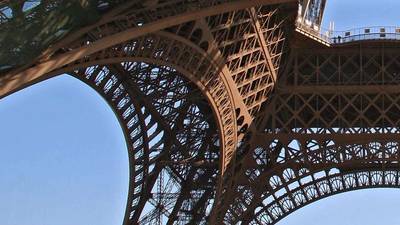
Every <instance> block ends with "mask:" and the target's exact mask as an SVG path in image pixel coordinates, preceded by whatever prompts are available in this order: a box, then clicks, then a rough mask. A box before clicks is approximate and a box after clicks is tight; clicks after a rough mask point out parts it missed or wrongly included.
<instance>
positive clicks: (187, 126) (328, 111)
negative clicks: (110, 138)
mask: <svg viewBox="0 0 400 225" xmlns="http://www.w3.org/2000/svg"><path fill="white" fill-rule="evenodd" d="M302 2H303V3H302V4H307V5H309V4H311V3H310V2H313V1H302ZM307 2H308V3H307ZM4 4H7V2H5V3H4ZM322 5H323V6H324V5H325V1H322ZM297 12H298V2H297V1H291V0H253V1H250V0H246V1H242V0H235V1H213V0H209V1H195V0H194V1H187V0H174V1H162V0H159V1H157V0H156V1H150V0H149V1H145V2H143V4H142V3H138V1H126V2H125V1H121V4H120V6H118V7H115V8H114V9H113V10H111V11H109V12H108V13H106V14H104V15H103V18H102V19H100V20H99V21H98V22H97V23H96V24H94V25H90V26H88V27H83V28H81V29H80V30H78V31H76V32H75V33H72V34H70V35H69V36H67V37H66V38H65V39H63V40H61V41H60V42H58V43H55V44H54V45H53V46H49V48H48V49H47V50H46V51H44V52H43V53H42V55H41V57H39V58H38V59H33V60H32V62H31V63H30V64H29V65H24V66H22V67H21V68H14V70H12V71H11V72H9V73H8V74H4V75H0V96H1V97H5V96H7V95H9V94H12V93H13V92H15V91H18V90H20V89H22V88H25V87H27V86H29V85H32V84H35V83H37V82H40V81H42V80H45V79H48V78H51V77H54V76H57V75H60V74H64V73H67V74H70V75H72V76H74V77H76V78H78V79H80V80H81V81H83V82H84V83H86V84H88V85H89V86H90V87H92V88H94V89H95V90H96V91H97V92H98V93H99V94H100V95H101V96H103V98H104V99H105V101H107V103H108V104H109V105H110V107H111V108H112V109H113V110H114V112H115V114H116V116H117V118H118V120H119V122H120V124H121V128H122V129H123V131H124V135H125V139H126V143H127V146H128V154H129V162H130V184H129V196H128V201H127V207H126V214H125V219H124V224H125V225H130V224H132V225H133V224H169V225H170V224H275V223H277V222H278V221H279V220H281V219H282V218H284V217H285V216H287V215H289V214H290V213H291V212H293V211H294V210H297V209H299V208H301V207H303V206H305V205H307V204H310V203H312V202H314V201H317V200H319V199H322V198H325V197H327V196H331V195H334V194H337V193H342V192H345V191H351V190H357V189H363V188H373V187H399V186H400V181H399V176H400V174H399V166H400V164H399V160H400V159H399V155H400V154H399V147H400V146H399V145H400V143H399V141H398V140H399V138H400V130H399V124H400V97H399V96H400V95H399V94H400V72H399V71H400V54H399V46H398V44H397V43H396V42H384V41H378V42H377V41H375V42H368V41H361V42H358V43H346V45H342V46H334V47H327V46H324V45H321V44H320V43H317V42H315V41H313V40H312V39H309V38H308V37H304V36H302V35H301V34H296V32H295V23H296V16H297ZM303 13H305V12H303ZM322 13H323V10H322V11H318V15H317V16H318V18H316V19H317V21H320V20H321V16H322ZM332 46H333V45H332Z"/></svg>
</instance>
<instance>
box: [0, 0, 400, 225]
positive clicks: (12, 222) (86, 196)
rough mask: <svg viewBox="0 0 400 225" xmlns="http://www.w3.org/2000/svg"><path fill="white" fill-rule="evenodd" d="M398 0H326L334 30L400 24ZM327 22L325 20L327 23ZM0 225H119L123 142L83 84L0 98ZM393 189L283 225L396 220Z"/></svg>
mask: <svg viewBox="0 0 400 225" xmlns="http://www.w3.org/2000/svg"><path fill="white" fill-rule="evenodd" d="M399 8H400V1H397V0H380V1H371V0H328V5H327V9H326V10H327V11H326V14H325V24H327V23H326V22H329V21H335V24H336V29H337V30H344V29H349V28H353V27H362V26H369V25H400V13H399V12H398V9H399ZM326 27H327V26H326ZM0 124H1V126H0V127H1V129H0V143H1V144H0V154H1V157H0V224H1V225H81V224H82V225H92V224H93V225H114V224H115V225H118V224H121V222H122V219H123V212H124V209H125V204H126V196H127V191H128V190H127V189H128V186H127V185H128V159H127V153H126V146H125V141H124V139H123V135H122V131H121V129H120V127H119V125H118V122H117V120H116V118H115V117H114V115H113V113H112V112H111V110H110V109H109V108H108V106H107V105H106V104H105V102H104V101H103V100H102V99H101V98H100V97H99V96H97V94H96V93H95V92H94V91H92V90H91V89H90V88H88V87H86V86H85V85H84V84H82V83H81V82H80V81H78V80H75V79H73V78H70V77H68V76H60V77H57V78H53V79H51V80H48V81H45V82H42V83H40V84H38V85H35V86H33V87H30V88H28V89H25V90H23V91H21V92H19V93H17V94H14V95H12V96H10V97H7V98H5V99H2V100H0ZM399 202H400V190H395V189H375V190H368V191H357V192H350V193H345V194H341V195H337V196H334V197H331V198H328V199H325V200H321V201H319V202H317V203H314V204H311V205H309V206H307V207H304V208H303V209H300V210H298V211H297V212H295V213H293V214H292V215H290V216H289V217H287V218H286V219H284V220H282V221H281V222H280V223H279V224H282V225H303V224H307V225H321V224H324V225H337V224H343V225H357V224H360V225H361V224H362V225H380V224H393V225H397V224H400V216H399V214H398V204H399Z"/></svg>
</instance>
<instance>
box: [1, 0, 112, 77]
mask: <svg viewBox="0 0 400 225" xmlns="http://www.w3.org/2000/svg"><path fill="white" fill-rule="evenodd" d="M111 2H113V1H111V0H110V4H106V5H107V7H111V6H112V5H111ZM114 2H116V1H114ZM105 3H107V1H104V0H103V1H101V0H41V1H37V0H36V1H27V0H11V1H0V11H1V16H2V18H1V20H0V21H1V22H0V49H1V52H0V71H5V70H8V69H10V68H13V67H16V66H18V65H23V64H26V63H29V62H31V61H32V60H33V59H35V58H36V57H38V56H39V54H40V53H41V52H42V51H43V50H45V49H46V48H48V47H49V46H50V45H51V44H52V43H54V42H56V41H57V40H60V39H61V38H63V37H65V36H66V35H67V34H68V33H70V32H71V31H73V30H76V29H79V28H80V27H83V26H86V25H88V24H92V23H94V22H96V21H97V20H98V19H99V18H100V16H101V13H102V12H101V10H100V9H99V5H100V4H103V5H104V4H105Z"/></svg>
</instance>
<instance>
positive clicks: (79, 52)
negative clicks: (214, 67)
mask: <svg viewBox="0 0 400 225" xmlns="http://www.w3.org/2000/svg"><path fill="white" fill-rule="evenodd" d="M296 1H297V0H237V1H235V2H232V3H223V4H220V5H217V6H212V7H208V8H204V9H201V10H197V11H191V12H187V13H183V14H180V15H175V16H170V17H167V18H165V19H161V20H157V21H155V22H151V23H148V24H145V25H143V26H140V27H134V28H130V29H127V30H125V31H123V32H120V33H117V34H114V35H110V36H107V37H105V38H103V39H100V40H98V41H95V42H92V43H90V44H88V45H86V46H83V47H80V48H77V49H74V50H72V51H69V52H67V53H65V54H62V55H59V56H56V57H54V58H52V59H50V60H48V61H45V62H43V63H40V64H38V65H36V66H34V67H31V68H29V69H27V70H25V71H22V72H20V71H19V72H11V73H9V74H6V75H4V76H2V77H1V78H0V99H1V98H4V97H5V96H7V95H9V94H11V93H14V92H16V91H18V90H21V89H23V88H25V87H27V86H29V85H32V84H34V83H37V82H39V81H41V80H44V79H46V77H45V75H46V74H47V73H48V72H50V71H52V70H54V69H57V68H60V67H62V66H65V65H67V64H69V63H72V62H74V61H76V60H79V59H81V58H83V57H85V56H88V55H91V54H93V53H95V52H98V51H101V50H104V49H107V48H109V47H112V46H114V45H117V44H119V43H123V42H126V41H129V40H132V39H134V38H137V37H140V36H143V35H146V34H149V33H152V32H155V31H159V30H162V29H165V28H168V27H171V26H175V25H179V24H182V23H185V22H189V21H193V20H197V19H200V18H204V17H208V16H213V15H218V14H221V13H226V12H230V11H235V10H242V9H246V8H250V7H254V6H261V5H273V4H281V3H290V2H296Z"/></svg>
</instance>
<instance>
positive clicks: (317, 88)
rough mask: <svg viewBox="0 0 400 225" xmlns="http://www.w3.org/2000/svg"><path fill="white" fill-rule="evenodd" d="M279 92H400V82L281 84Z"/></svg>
mask: <svg viewBox="0 0 400 225" xmlns="http://www.w3.org/2000/svg"><path fill="white" fill-rule="evenodd" d="M278 93H280V94H290V93H293V94H313V93H318V94H335V93H337V94H356V93H371V94H373V93H400V84H387V85H386V84H382V85H309V86H308V85H304V86H281V87H279V91H278Z"/></svg>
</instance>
